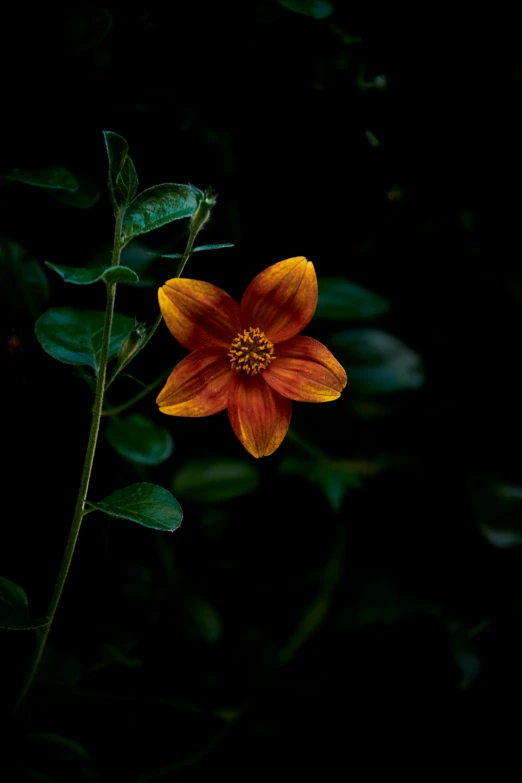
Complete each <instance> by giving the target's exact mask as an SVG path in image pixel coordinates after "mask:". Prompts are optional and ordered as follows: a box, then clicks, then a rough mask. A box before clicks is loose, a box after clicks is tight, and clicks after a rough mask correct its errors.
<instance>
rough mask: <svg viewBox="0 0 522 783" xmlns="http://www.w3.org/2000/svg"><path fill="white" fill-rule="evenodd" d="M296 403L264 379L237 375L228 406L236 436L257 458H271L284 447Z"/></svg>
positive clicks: (243, 374) (241, 374)
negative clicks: (281, 446)
mask: <svg viewBox="0 0 522 783" xmlns="http://www.w3.org/2000/svg"><path fill="white" fill-rule="evenodd" d="M291 416H292V403H291V401H290V400H289V399H287V398H286V397H281V395H280V394H278V393H277V392H276V391H274V390H273V389H271V388H270V386H269V385H268V384H267V383H265V381H264V380H263V378H262V376H259V375H256V376H253V377H252V376H248V375H246V374H245V373H237V375H236V376H235V378H234V381H233V388H232V391H231V394H230V401H229V403H228V418H229V420H230V424H231V425H232V429H233V430H234V433H235V434H236V435H237V437H238V438H239V440H240V441H241V443H242V444H243V446H244V447H245V448H246V450H247V451H249V452H250V454H252V456H253V457H267V456H268V455H269V454H272V453H273V452H274V451H275V450H276V449H277V448H278V446H280V445H281V442H282V441H283V439H284V437H285V435H286V433H287V431H288V427H289V424H290V418H291Z"/></svg>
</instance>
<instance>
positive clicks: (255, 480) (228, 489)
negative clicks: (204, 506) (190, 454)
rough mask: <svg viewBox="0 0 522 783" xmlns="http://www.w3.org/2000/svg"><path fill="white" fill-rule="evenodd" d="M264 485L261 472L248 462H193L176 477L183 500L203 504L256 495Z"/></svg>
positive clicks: (176, 491) (176, 486)
mask: <svg viewBox="0 0 522 783" xmlns="http://www.w3.org/2000/svg"><path fill="white" fill-rule="evenodd" d="M259 483H260V477H259V470H258V468H257V467H256V466H255V465H252V464H251V463H250V462H247V461H246V460H239V459H220V460H193V461H190V462H187V463H186V464H185V465H184V466H183V467H182V468H181V469H180V470H178V472H177V473H176V475H175V476H174V480H173V483H172V487H173V489H174V492H175V493H176V494H177V495H180V496H181V497H185V498H188V499H190V500H196V501H199V502H203V503H219V502H221V501H224V500H229V499H230V498H235V497H239V496H240V495H247V494H248V493H249V492H253V491H254V490H255V489H257V487H258V486H259Z"/></svg>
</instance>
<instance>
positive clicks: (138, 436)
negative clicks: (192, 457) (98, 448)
mask: <svg viewBox="0 0 522 783" xmlns="http://www.w3.org/2000/svg"><path fill="white" fill-rule="evenodd" d="M105 434H106V437H107V440H108V441H109V443H110V444H111V446H112V447H113V449H114V450H115V451H117V452H118V454H120V456H122V457H125V459H128V460H131V461H132V462H138V463H139V464H141V465H159V464H160V463H161V462H165V460H166V459H168V458H169V457H170V455H171V454H172V451H173V449H174V443H173V441H172V436H171V434H170V432H169V431H168V430H166V429H164V428H163V427H158V425H157V424H155V423H154V422H153V421H151V420H150V419H147V418H146V417H145V416H140V414H139V413H133V414H131V415H130V416H127V418H121V419H120V418H116V417H115V418H113V419H111V421H110V422H109V426H108V427H107V430H106V432H105Z"/></svg>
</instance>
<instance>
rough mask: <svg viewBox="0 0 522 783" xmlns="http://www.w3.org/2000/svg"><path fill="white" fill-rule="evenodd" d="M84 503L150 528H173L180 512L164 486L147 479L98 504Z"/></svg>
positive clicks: (180, 516)
mask: <svg viewBox="0 0 522 783" xmlns="http://www.w3.org/2000/svg"><path fill="white" fill-rule="evenodd" d="M87 505H89V506H92V507H93V508H96V509H98V511H104V512H105V513H106V514H108V515H109V516H111V517H118V518H120V519H130V520H131V521H132V522H137V523H138V524H139V525H143V526H144V527H150V528H152V529H153V530H164V531H165V530H168V531H171V532H172V531H173V530H177V528H178V527H179V526H180V525H181V520H182V519H183V511H182V510H181V506H180V505H179V503H178V501H177V500H176V498H175V497H173V496H172V495H171V494H170V492H168V490H166V489H163V487H158V486H157V485H156V484H149V483H148V482H145V481H144V482H140V483H139V484H131V485H130V486H129V487H125V489H119V490H118V491H117V492H113V493H112V495H109V496H108V497H106V498H103V500H100V501H99V502H98V503H91V502H89V501H87Z"/></svg>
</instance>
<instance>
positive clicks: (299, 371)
mask: <svg viewBox="0 0 522 783" xmlns="http://www.w3.org/2000/svg"><path fill="white" fill-rule="evenodd" d="M263 378H264V380H265V381H266V382H267V383H268V384H270V386H271V387H272V389H275V391H277V392H279V394H282V395H284V396H285V397H289V398H290V399H291V400H298V401H299V402H329V401H330V400H336V399H337V398H338V397H339V396H340V394H341V392H342V390H343V389H344V387H345V386H346V381H347V378H346V373H345V371H344V368H343V367H342V366H341V365H340V364H339V362H338V361H337V359H336V358H335V357H334V356H333V355H332V354H331V353H330V351H329V350H328V348H327V347H326V346H325V345H323V344H322V343H320V342H318V341H317V340H314V339H312V338H311V337H304V336H303V335H300V336H299V337H293V338H292V339H291V340H287V341H286V342H284V343H279V345H278V346H277V348H276V358H275V359H274V361H273V362H272V363H271V364H270V365H269V366H268V367H267V369H266V370H265V371H264V372H263Z"/></svg>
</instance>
